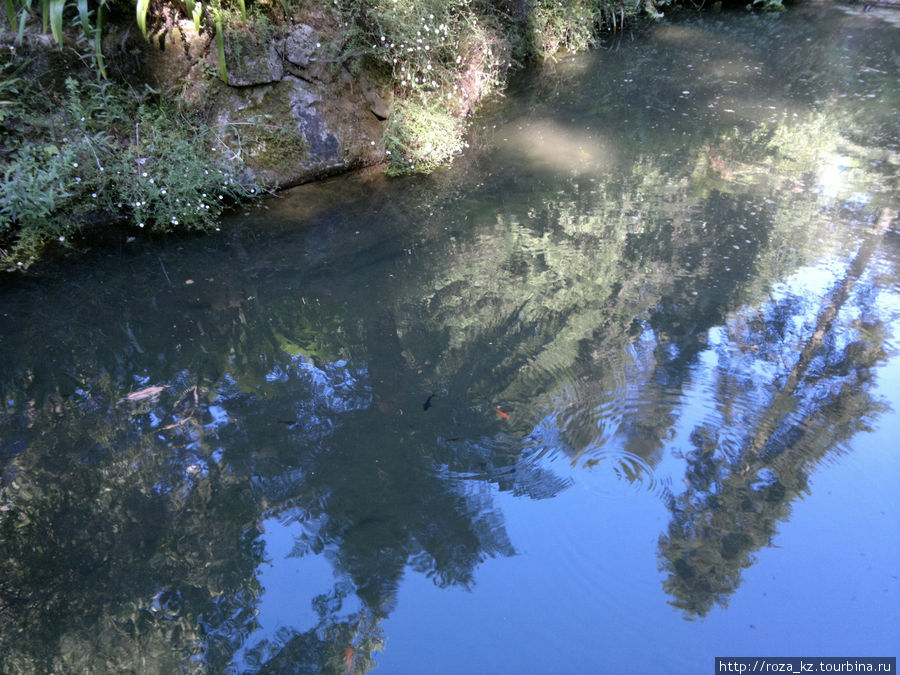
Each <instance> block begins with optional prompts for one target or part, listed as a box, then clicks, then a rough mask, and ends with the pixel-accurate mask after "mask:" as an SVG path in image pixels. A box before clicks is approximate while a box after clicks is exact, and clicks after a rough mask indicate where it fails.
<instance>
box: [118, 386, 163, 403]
mask: <svg viewBox="0 0 900 675" xmlns="http://www.w3.org/2000/svg"><path fill="white" fill-rule="evenodd" d="M167 387H168V385H163V386H162V387H145V388H144V389H138V390H137V391H133V392H131V393H130V394H128V396H126V397H125V398H123V399H122V400H123V401H143V400H144V399H148V398H152V397H153V396H156V395H157V394H159V393H160V392H161V391H162V390H163V389H166V388H167Z"/></svg>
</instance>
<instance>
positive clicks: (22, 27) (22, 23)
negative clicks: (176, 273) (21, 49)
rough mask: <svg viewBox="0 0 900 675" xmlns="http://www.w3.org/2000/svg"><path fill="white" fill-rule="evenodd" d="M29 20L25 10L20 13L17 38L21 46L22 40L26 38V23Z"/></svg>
mask: <svg viewBox="0 0 900 675" xmlns="http://www.w3.org/2000/svg"><path fill="white" fill-rule="evenodd" d="M27 20H28V12H26V11H25V9H24V8H23V9H22V11H21V12H19V33H18V35H17V36H16V41H17V42H18V43H19V44H22V38H24V37H25V22H26V21H27Z"/></svg>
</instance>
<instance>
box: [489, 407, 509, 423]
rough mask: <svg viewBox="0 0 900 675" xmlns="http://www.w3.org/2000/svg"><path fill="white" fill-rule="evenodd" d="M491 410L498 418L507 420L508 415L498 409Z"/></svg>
mask: <svg viewBox="0 0 900 675" xmlns="http://www.w3.org/2000/svg"><path fill="white" fill-rule="evenodd" d="M491 410H493V411H494V412H495V413H497V414H498V415H500V417H502V418H503V419H505V420H508V419H509V415H507V414H506V413H505V412H503V411H502V410H500V408H491Z"/></svg>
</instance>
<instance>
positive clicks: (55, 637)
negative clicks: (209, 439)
mask: <svg viewBox="0 0 900 675" xmlns="http://www.w3.org/2000/svg"><path fill="white" fill-rule="evenodd" d="M61 413H62V414H63V415H66V416H67V417H68V418H69V419H71V420H72V423H71V429H72V432H73V433H74V435H75V437H76V438H77V437H78V436H79V435H80V433H82V431H81V430H80V429H79V428H78V427H79V426H83V425H84V424H85V422H88V423H90V421H89V419H85V416H83V415H79V414H78V410H77V409H73V408H69V407H68V406H66V407H65V408H64V409H63V410H62V411H61ZM38 415H41V413H40V412H39V413H38ZM95 419H96V418H95ZM114 419H115V413H114V411H109V412H108V417H107V418H106V419H105V420H103V421H104V422H105V421H110V422H112V421H113V420H114ZM57 426H59V425H57ZM61 431H62V430H61V429H59V428H58V429H57V434H60V432H61ZM97 438H98V439H99V438H102V435H101V434H97ZM35 440H36V439H35ZM136 440H137V439H134V438H133V439H127V437H122V436H119V438H118V439H115V440H114V441H113V443H114V444H112V445H107V444H105V443H102V444H97V443H95V444H93V445H88V444H85V445H83V446H82V447H81V448H78V446H77V445H76V446H75V449H67V447H66V444H65V442H64V441H62V442H60V443H59V444H56V443H54V444H50V445H46V446H44V445H43V444H42V443H40V442H34V440H33V442H32V443H31V444H30V449H29V450H28V452H26V453H23V454H22V455H20V457H19V458H18V459H17V460H16V462H15V463H14V464H13V466H12V467H8V468H7V471H8V472H11V474H8V477H7V480H6V483H5V485H4V486H3V488H2V500H3V504H4V506H3V511H2V514H0V530H2V537H0V557H2V559H3V560H4V574H3V578H2V580H0V635H2V636H3V638H2V642H3V651H4V660H5V664H4V665H5V666H7V667H12V668H13V670H16V671H18V672H27V671H29V670H40V671H44V672H51V671H55V672H72V671H81V670H83V669H91V668H93V667H95V666H96V664H98V663H102V662H104V661H105V660H107V659H109V658H111V657H112V656H113V655H114V654H115V655H116V656H115V659H116V664H117V667H119V668H124V669H128V668H131V669H134V670H141V669H142V666H141V664H142V663H145V662H152V663H154V664H158V665H159V667H160V668H162V669H164V670H171V671H179V672H180V671H182V670H183V669H185V668H187V669H188V670H190V669H192V667H191V666H190V664H191V663H192V662H193V660H194V659H197V658H200V659H202V660H204V661H205V662H207V663H215V662H217V661H219V660H220V659H221V658H222V657H226V662H227V657H228V655H229V654H230V652H231V650H232V649H233V645H234V643H235V641H239V639H240V635H241V634H242V633H244V632H246V631H248V630H250V629H251V627H252V625H253V616H252V613H249V612H248V611H247V610H248V609H249V607H251V606H252V597H253V595H254V593H255V589H254V588H253V587H252V585H251V586H248V585H247V579H248V578H252V571H253V569H254V567H255V566H256V565H257V564H258V559H259V553H260V552H259V551H258V550H257V548H256V546H255V544H254V542H253V540H254V537H255V535H254V533H253V530H252V528H250V529H248V522H249V523H252V510H251V511H250V512H248V511H247V507H248V506H250V504H249V503H248V501H247V497H248V496H249V495H248V492H247V491H246V490H245V489H243V488H242V487H241V486H240V485H239V484H236V483H234V482H233V481H232V480H231V478H230V477H229V476H228V475H227V473H225V472H222V471H221V470H220V469H219V467H217V466H216V465H215V463H213V462H209V463H205V462H203V466H204V467H205V471H204V470H201V469H200V464H199V463H194V464H191V465H190V466H188V467H184V466H183V465H182V467H181V468H180V469H179V468H178V467H175V466H172V465H171V464H170V463H169V459H168V456H167V453H165V452H164V451H161V450H162V449H157V451H156V452H154V453H146V452H144V451H143V450H142V449H141V445H142V444H141V443H140V442H135V441H136ZM129 441H130V442H129ZM42 446H43V447H42ZM117 446H118V447H117ZM123 446H125V447H128V448H130V450H124V449H122V448H123ZM195 462H202V460H200V459H195ZM204 472H205V475H202V474H203V473H204ZM248 519H249V520H248ZM224 561H227V564H225V563H224ZM22 631H24V632H25V633H27V634H28V635H29V636H30V639H29V640H28V641H16V642H15V643H13V642H10V640H11V639H12V638H13V636H15V635H17V634H20V632H22ZM229 644H231V646H228V645H229Z"/></svg>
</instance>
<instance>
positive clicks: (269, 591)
mask: <svg viewBox="0 0 900 675" xmlns="http://www.w3.org/2000/svg"><path fill="white" fill-rule="evenodd" d="M263 529H264V531H265V534H264V535H263V538H264V539H265V547H266V548H265V555H266V558H267V562H266V563H264V564H262V565H261V566H260V567H259V568H258V570H257V574H258V577H257V578H258V580H259V584H260V586H261V587H262V589H263V592H262V596H261V598H260V602H259V604H258V605H257V610H258V615H257V617H256V619H257V621H258V622H259V628H258V629H257V630H256V631H254V632H253V633H252V634H251V635H250V636H249V638H248V639H247V642H246V643H245V644H244V648H243V649H241V650H240V651H239V652H238V653H237V654H235V657H234V661H233V663H234V664H236V665H238V667H240V665H239V664H242V663H244V652H245V651H246V650H247V649H250V648H253V647H255V646H256V645H258V644H259V643H260V642H262V641H264V640H268V641H269V642H270V643H274V642H275V641H276V634H277V632H278V630H279V629H281V628H288V629H290V630H292V631H296V632H298V633H303V632H306V631H308V630H311V629H313V628H315V627H316V626H317V624H318V623H319V617H318V615H317V614H316V612H315V610H314V609H313V604H312V603H313V598H315V597H316V596H317V595H321V594H324V593H329V592H330V591H331V590H332V589H333V588H334V584H335V576H334V572H333V569H332V566H331V563H330V562H328V560H327V559H326V557H325V555H324V554H322V555H312V554H307V555H305V556H302V557H295V556H291V555H290V554H291V550H292V549H293V548H294V544H295V542H296V540H297V539H298V538H299V537H301V536H302V535H303V525H302V524H301V523H297V522H291V523H288V524H282V523H281V522H279V521H278V520H277V519H275V518H270V519H268V520H266V521H264V523H263ZM359 609H360V603H359V600H358V599H357V598H356V596H354V595H352V594H351V595H350V596H348V597H347V598H346V599H345V600H344V602H343V604H342V607H341V612H340V616H349V615H351V614H354V613H355V612H358V611H359Z"/></svg>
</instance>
